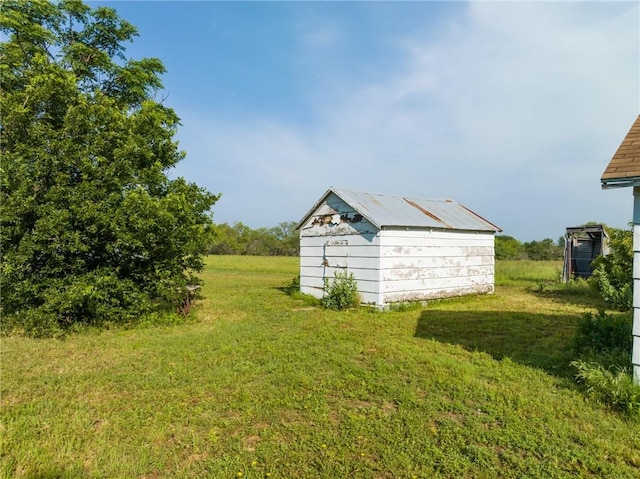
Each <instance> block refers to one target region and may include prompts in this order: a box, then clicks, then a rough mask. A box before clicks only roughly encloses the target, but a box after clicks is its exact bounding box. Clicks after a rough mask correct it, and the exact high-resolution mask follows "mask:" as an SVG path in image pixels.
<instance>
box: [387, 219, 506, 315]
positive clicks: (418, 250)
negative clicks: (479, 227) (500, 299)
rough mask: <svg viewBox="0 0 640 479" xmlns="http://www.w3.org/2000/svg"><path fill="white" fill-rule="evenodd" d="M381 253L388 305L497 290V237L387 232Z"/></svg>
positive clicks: (453, 233) (475, 233)
mask: <svg viewBox="0 0 640 479" xmlns="http://www.w3.org/2000/svg"><path fill="white" fill-rule="evenodd" d="M380 253H381V259H380V277H381V296H382V302H383V303H384V304H388V303H394V302H401V301H421V300H427V299H435V298H444V297H449V296H459V295H463V294H470V293H492V292H493V291H494V280H495V269H494V264H495V262H494V235H493V233H481V232H459V231H439V230H432V231H411V230H410V231H397V230H383V231H381V233H380Z"/></svg>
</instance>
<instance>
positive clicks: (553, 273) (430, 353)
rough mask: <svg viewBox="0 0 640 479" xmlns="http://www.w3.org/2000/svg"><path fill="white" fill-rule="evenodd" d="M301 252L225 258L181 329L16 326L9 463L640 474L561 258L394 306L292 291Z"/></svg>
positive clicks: (115, 474) (7, 358)
mask: <svg viewBox="0 0 640 479" xmlns="http://www.w3.org/2000/svg"><path fill="white" fill-rule="evenodd" d="M297 265H298V260H297V258H260V257H210V258H208V261H207V268H206V271H205V272H204V274H203V278H204V280H205V284H204V287H203V294H204V296H205V299H203V300H201V301H200V302H199V306H198V309H197V311H196V313H195V315H194V316H195V317H194V318H192V319H190V320H189V321H188V322H186V323H185V324H182V325H177V326H170V327H169V326H166V327H147V328H138V329H130V330H123V329H113V330H109V331H98V332H96V331H89V332H84V333H81V334H76V335H71V336H69V337H67V338H66V339H64V340H54V339H51V340H34V339H27V338H22V337H8V338H6V337H5V338H2V342H1V345H0V352H1V360H2V368H1V372H2V377H1V383H0V388H1V397H0V401H1V405H2V410H1V416H2V423H1V425H0V436H1V438H2V443H1V444H0V454H1V456H0V461H1V462H0V464H1V469H0V470H1V472H2V475H3V477H7V478H9V477H11V478H13V477H16V478H34V479H35V478H39V479H44V478H64V477H69V478H76V477H77V478H99V477H100V478H154V479H155V478H175V477H178V478H179V477H184V478H194V477H196V478H200V477H202V478H238V477H243V478H264V477H271V478H341V479H342V478H347V477H353V478H413V477H419V478H434V477H447V478H449V477H450V478H456V479H458V478H485V477H486V478H509V477H513V478H525V477H529V478H548V477H593V478H603V477H604V478H606V477H610V478H637V477H640V424H638V423H637V422H635V423H634V422H630V420H628V419H626V418H625V416H622V415H620V414H617V413H614V412H611V411H610V410H608V409H607V408H605V407H604V406H601V405H598V404H595V403H592V402H589V401H587V400H586V399H585V397H584V396H583V394H582V393H581V392H580V391H579V390H578V389H576V388H575V387H574V384H573V382H572V381H571V378H570V375H571V371H570V369H569V368H568V366H567V365H568V362H569V361H570V360H571V354H570V351H569V348H568V342H569V341H570V338H571V336H572V334H573V330H574V326H575V323H576V320H577V319H578V318H579V317H580V315H581V314H582V313H583V312H584V311H587V310H589V311H593V310H595V309H596V308H597V307H599V306H600V305H599V304H598V303H597V301H596V300H594V299H592V298H591V297H590V296H589V295H588V294H585V293H584V291H582V290H580V289H579V288H576V289H574V290H569V289H566V290H565V289H562V288H556V287H549V286H548V285H549V284H552V283H553V281H554V280H555V279H556V277H557V270H558V268H559V267H560V264H558V263H542V262H541V263H533V262H499V263H498V265H497V281H498V284H497V288H496V293H495V294H494V295H488V296H476V297H465V298H458V299H450V300H443V301H436V302H432V303H430V304H429V305H428V306H426V307H424V308H422V309H411V308H407V310H405V311H390V312H383V313H381V312H375V311H371V310H369V309H360V310H352V311H346V312H335V311H326V310H322V309H319V308H313V307H310V306H308V304H306V303H304V302H303V301H301V300H295V299H292V298H291V297H289V296H287V295H286V294H284V293H283V291H282V289H281V287H282V286H283V285H284V284H285V283H287V282H288V281H289V280H290V279H291V278H292V277H293V276H294V275H295V274H297Z"/></svg>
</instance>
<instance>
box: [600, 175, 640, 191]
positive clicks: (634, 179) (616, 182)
mask: <svg viewBox="0 0 640 479" xmlns="http://www.w3.org/2000/svg"><path fill="white" fill-rule="evenodd" d="M600 182H601V183H602V189H603V190H610V189H613V188H628V187H635V186H640V176H631V177H628V178H601V179H600Z"/></svg>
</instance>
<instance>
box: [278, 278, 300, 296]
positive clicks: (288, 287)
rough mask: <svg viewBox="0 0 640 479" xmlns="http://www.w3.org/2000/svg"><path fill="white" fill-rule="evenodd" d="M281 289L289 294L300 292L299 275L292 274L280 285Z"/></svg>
mask: <svg viewBox="0 0 640 479" xmlns="http://www.w3.org/2000/svg"><path fill="white" fill-rule="evenodd" d="M282 290H283V291H284V292H285V293H286V294H287V295H289V296H293V295H295V294H296V293H299V292H300V275H297V276H294V277H293V278H291V280H290V281H289V282H288V283H287V284H285V285H284V286H283V287H282Z"/></svg>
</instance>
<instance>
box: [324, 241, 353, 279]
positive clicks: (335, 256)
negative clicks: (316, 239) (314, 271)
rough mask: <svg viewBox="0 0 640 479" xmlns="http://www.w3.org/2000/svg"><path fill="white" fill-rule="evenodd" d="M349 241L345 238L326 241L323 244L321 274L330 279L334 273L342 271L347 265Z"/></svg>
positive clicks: (345, 269) (344, 270)
mask: <svg viewBox="0 0 640 479" xmlns="http://www.w3.org/2000/svg"><path fill="white" fill-rule="evenodd" d="M348 259H349V242H348V241H347V240H333V241H327V242H326V243H325V244H324V260H323V262H322V264H323V266H324V273H323V276H324V277H325V278H329V280H332V279H333V278H334V276H335V273H344V272H346V271H347V267H348V266H349V262H348Z"/></svg>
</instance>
